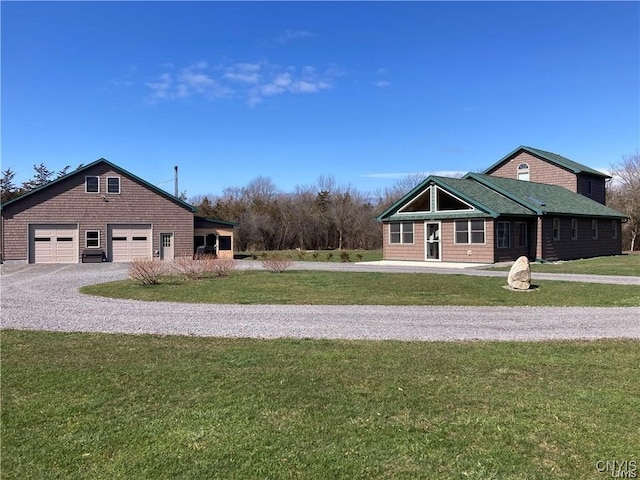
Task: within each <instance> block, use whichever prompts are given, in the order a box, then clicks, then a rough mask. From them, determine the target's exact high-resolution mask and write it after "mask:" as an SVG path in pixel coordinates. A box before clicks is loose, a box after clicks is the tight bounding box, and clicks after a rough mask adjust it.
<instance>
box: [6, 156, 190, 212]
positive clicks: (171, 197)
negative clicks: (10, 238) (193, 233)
mask: <svg viewBox="0 0 640 480" xmlns="http://www.w3.org/2000/svg"><path fill="white" fill-rule="evenodd" d="M101 163H103V164H105V165H107V166H109V167H110V168H111V169H113V170H115V171H117V172H120V173H121V174H122V175H125V176H127V177H129V178H131V179H132V180H134V181H136V182H138V183H141V184H143V185H144V186H145V187H147V188H148V189H149V190H152V191H153V192H155V193H157V194H158V195H161V196H162V197H165V198H167V199H168V200H171V201H172V202H175V203H177V204H178V205H180V206H181V207H184V208H186V209H187V210H190V211H192V212H196V211H197V208H196V207H194V206H193V205H191V204H190V203H187V202H185V201H183V200H180V199H179V198H178V197H176V196H175V195H171V194H170V193H169V192H167V191H165V190H163V189H161V188H158V187H156V186H155V185H152V184H150V183H149V182H147V181H145V180H143V179H141V178H140V177H137V176H136V175H134V174H133V173H131V172H128V171H127V170H125V169H124V168H121V167H119V166H118V165H116V164H114V163H111V162H110V161H109V160H106V159H104V158H99V159H98V160H96V161H95V162H91V163H90V164H88V165H84V166H82V167H79V168H78V169H76V170H74V171H73V172H71V173H68V174H66V175H63V176H62V177H59V178H56V179H55V180H52V181H51V182H48V183H45V184H44V185H42V186H40V187H38V188H34V189H33V190H29V191H28V192H27V193H25V194H23V195H20V196H19V197H16V198H14V199H12V200H9V201H8V202H5V203H3V204H2V208H4V207H6V206H7V205H11V204H13V203H16V202H19V201H21V200H22V199H24V198H26V197H29V196H30V195H33V194H34V193H36V192H40V191H42V190H45V189H47V188H49V187H51V186H52V185H55V184H56V183H60V182H62V181H64V180H66V179H68V178H70V177H73V176H74V175H80V174H82V173H83V172H86V171H87V170H89V169H90V168H92V167H95V166H96V165H99V164H101Z"/></svg>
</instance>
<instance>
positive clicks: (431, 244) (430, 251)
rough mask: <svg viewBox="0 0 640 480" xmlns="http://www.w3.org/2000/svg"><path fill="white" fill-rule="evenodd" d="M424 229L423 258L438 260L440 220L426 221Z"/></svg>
mask: <svg viewBox="0 0 640 480" xmlns="http://www.w3.org/2000/svg"><path fill="white" fill-rule="evenodd" d="M424 230H425V233H426V235H425V242H426V244H425V250H426V252H425V258H426V259H427V260H440V222H427V223H425V225H424Z"/></svg>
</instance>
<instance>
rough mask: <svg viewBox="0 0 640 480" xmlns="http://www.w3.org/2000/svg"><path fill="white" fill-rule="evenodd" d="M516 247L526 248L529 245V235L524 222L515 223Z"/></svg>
mask: <svg viewBox="0 0 640 480" xmlns="http://www.w3.org/2000/svg"><path fill="white" fill-rule="evenodd" d="M515 240H516V247H526V246H527V245H529V235H528V231H527V223H526V222H516V235H515Z"/></svg>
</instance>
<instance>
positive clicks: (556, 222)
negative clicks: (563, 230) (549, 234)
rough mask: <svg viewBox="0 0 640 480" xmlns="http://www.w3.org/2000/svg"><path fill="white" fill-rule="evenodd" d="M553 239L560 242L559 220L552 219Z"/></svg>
mask: <svg viewBox="0 0 640 480" xmlns="http://www.w3.org/2000/svg"><path fill="white" fill-rule="evenodd" d="M553 239H554V240H556V241H558V240H560V219H559V218H554V219H553Z"/></svg>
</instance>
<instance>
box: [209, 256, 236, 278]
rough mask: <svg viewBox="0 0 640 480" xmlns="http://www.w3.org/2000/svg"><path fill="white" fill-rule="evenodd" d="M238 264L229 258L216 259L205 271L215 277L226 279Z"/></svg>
mask: <svg viewBox="0 0 640 480" xmlns="http://www.w3.org/2000/svg"><path fill="white" fill-rule="evenodd" d="M237 266H238V264H237V263H236V261H235V260H233V259H231V258H216V259H214V260H211V261H210V262H209V264H208V265H207V271H209V272H212V273H213V274H214V275H215V276H216V277H226V276H227V275H229V273H231V272H232V271H234V270H235V269H236V268H237Z"/></svg>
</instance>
